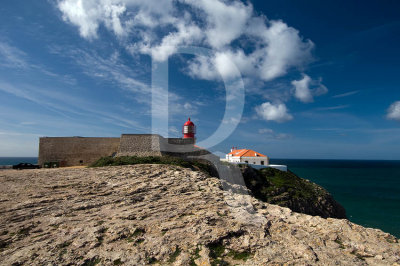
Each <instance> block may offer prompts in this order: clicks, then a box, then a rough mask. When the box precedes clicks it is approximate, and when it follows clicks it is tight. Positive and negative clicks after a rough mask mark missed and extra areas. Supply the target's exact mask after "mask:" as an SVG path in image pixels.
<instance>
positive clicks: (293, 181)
mask: <svg viewBox="0 0 400 266" xmlns="http://www.w3.org/2000/svg"><path fill="white" fill-rule="evenodd" d="M254 172H255V175H253V176H251V177H250V178H249V176H248V175H244V178H245V182H246V185H247V186H248V187H249V188H250V189H251V191H252V192H253V193H254V194H255V196H256V197H258V198H260V199H262V200H263V201H269V200H270V198H271V196H274V194H278V193H279V194H281V193H282V192H287V193H289V195H290V198H294V199H300V198H301V199H303V200H314V199H316V198H317V197H318V196H320V195H319V194H321V192H322V191H319V189H318V187H317V186H316V185H315V184H313V183H311V182H307V181H306V180H304V179H302V178H300V177H298V176H296V175H295V174H293V173H292V172H283V171H279V170H277V169H274V168H264V169H261V170H255V169H254ZM254 177H255V178H254Z"/></svg>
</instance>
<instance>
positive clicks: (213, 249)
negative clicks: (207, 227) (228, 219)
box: [207, 243, 225, 259]
mask: <svg viewBox="0 0 400 266" xmlns="http://www.w3.org/2000/svg"><path fill="white" fill-rule="evenodd" d="M207 247H208V249H209V250H210V254H209V256H210V258H213V259H217V258H219V257H221V256H222V254H224V252H225V247H224V246H223V245H222V244H220V243H211V244H208V245H207Z"/></svg>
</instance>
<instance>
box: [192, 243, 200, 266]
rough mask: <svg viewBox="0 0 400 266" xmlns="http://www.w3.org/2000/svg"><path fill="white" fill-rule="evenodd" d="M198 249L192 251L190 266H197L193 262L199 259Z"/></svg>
mask: <svg viewBox="0 0 400 266" xmlns="http://www.w3.org/2000/svg"><path fill="white" fill-rule="evenodd" d="M200 250H201V249H200V247H199V246H197V247H196V249H195V250H194V252H193V254H192V256H191V257H190V266H197V264H196V263H195V262H194V261H195V260H197V259H199V258H200Z"/></svg>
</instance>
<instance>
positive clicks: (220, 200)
mask: <svg viewBox="0 0 400 266" xmlns="http://www.w3.org/2000/svg"><path fill="white" fill-rule="evenodd" d="M0 183H1V184H2V185H1V186H0V252H1V253H0V264H1V265H12V264H14V265H20V264H27V265H31V264H34V265H43V264H45V265H59V264H62V265H66V264H73V265H75V264H77V265H94V264H99V265H119V264H125V265H146V264H155V265H168V264H170V265H236V264H238V265H265V264H285V263H287V264H303V265H304V264H313V265H327V264H328V265H333V264H339V265H365V264H371V265H398V264H399V263H400V243H399V240H398V239H396V238H395V237H393V236H391V235H390V234H387V233H384V232H382V231H381V230H378V229H371V228H364V227H362V226H359V225H356V224H353V223H351V222H349V221H347V220H345V219H342V220H338V219H332V218H328V219H324V218H321V217H318V216H310V215H305V214H299V213H295V212H292V211H291V210H290V209H288V208H283V207H280V206H277V205H271V204H268V203H265V202H262V201H260V200H257V199H256V198H254V197H252V196H250V195H248V194H247V192H248V190H247V189H246V188H244V187H240V186H238V185H231V184H228V183H226V182H224V181H221V180H220V179H217V178H211V177H209V176H208V175H206V174H204V173H202V172H197V171H192V170H190V169H184V168H181V167H178V166H168V165H134V166H117V167H102V168H85V169H47V170H45V169H41V170H22V171H12V170H3V171H1V172H0ZM232 191H236V192H239V191H241V192H242V193H232Z"/></svg>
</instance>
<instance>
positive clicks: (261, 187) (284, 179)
mask: <svg viewBox="0 0 400 266" xmlns="http://www.w3.org/2000/svg"><path fill="white" fill-rule="evenodd" d="M241 171H242V174H243V179H244V181H245V183H246V186H247V187H248V188H249V189H250V190H251V191H252V194H253V195H254V196H255V197H256V198H258V199H260V200H262V201H265V202H268V203H271V204H277V205H279V206H281V207H288V208H289V209H291V210H292V211H295V212H300V213H305V214H310V215H318V216H321V217H323V218H329V217H330V218H341V219H342V218H346V210H345V209H344V208H343V206H342V205H340V204H339V203H338V202H337V201H335V200H334V198H333V197H332V195H331V194H330V193H329V192H328V191H326V190H325V189H324V188H323V187H321V186H319V185H317V184H315V183H312V182H310V181H308V180H306V179H303V178H300V177H298V176H296V175H295V174H294V173H292V172H290V171H289V172H282V171H280V170H277V169H273V168H265V169H261V170H255V169H253V168H251V167H249V166H244V167H242V168H241Z"/></svg>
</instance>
